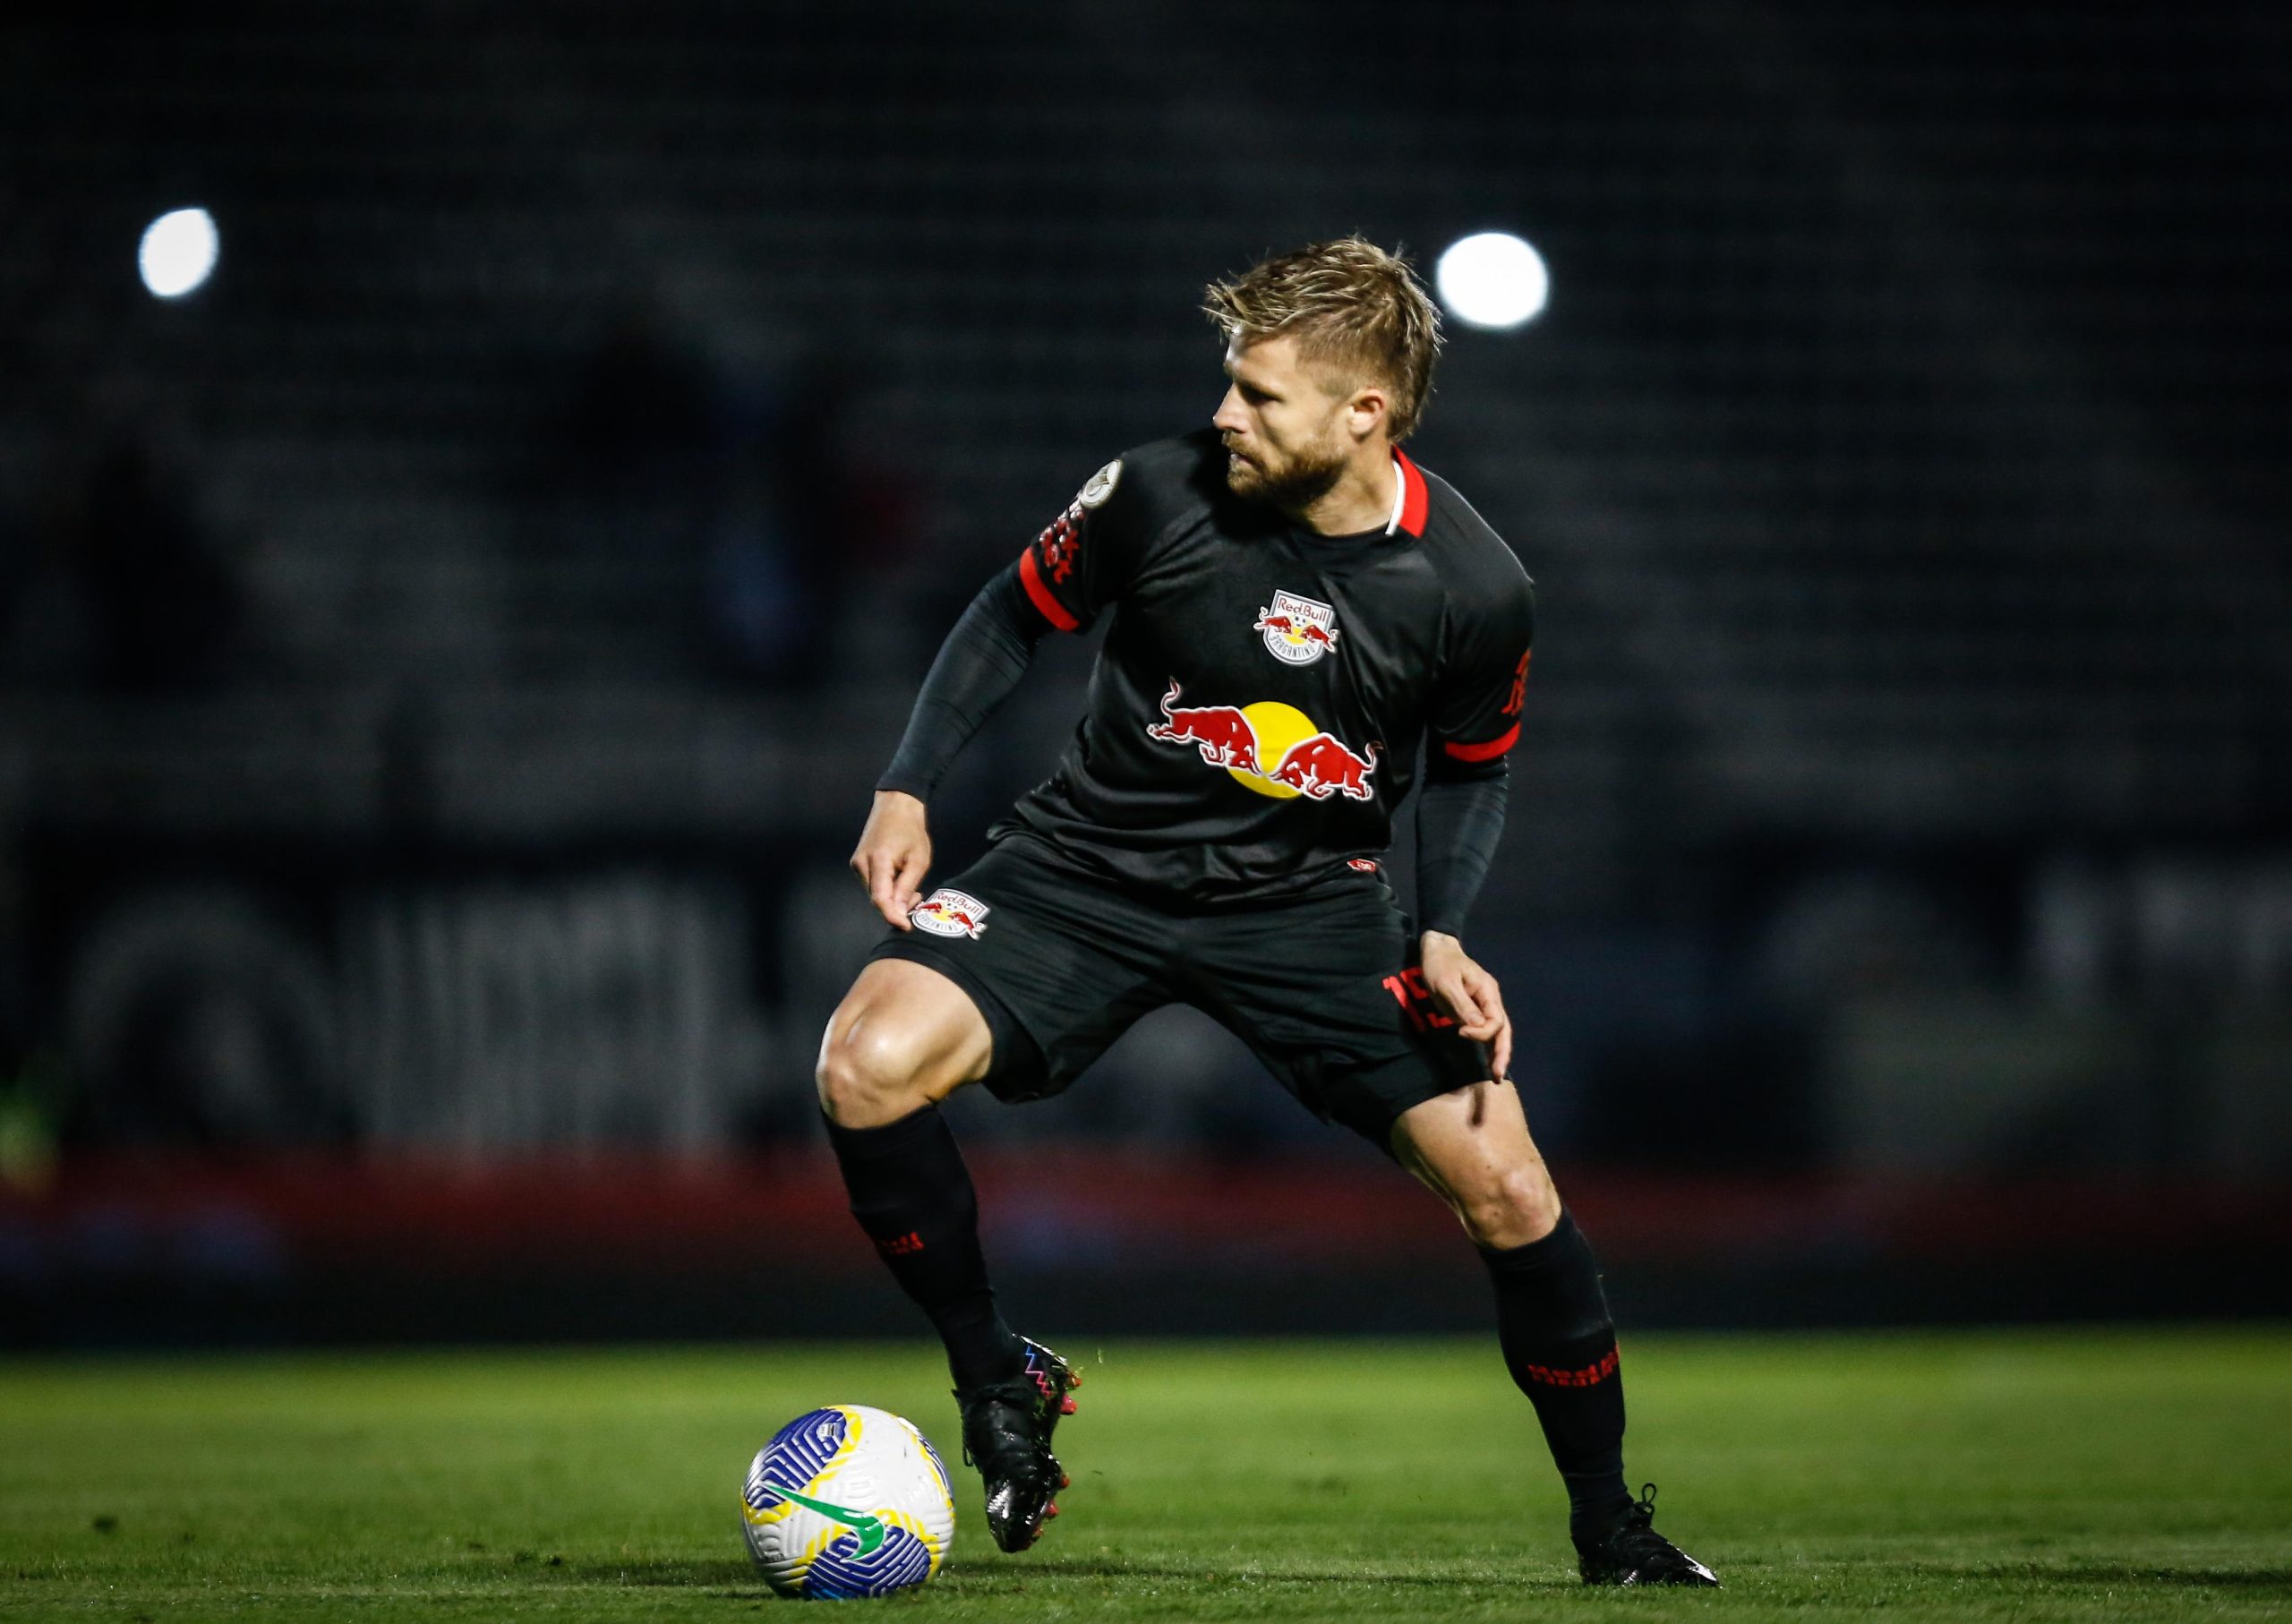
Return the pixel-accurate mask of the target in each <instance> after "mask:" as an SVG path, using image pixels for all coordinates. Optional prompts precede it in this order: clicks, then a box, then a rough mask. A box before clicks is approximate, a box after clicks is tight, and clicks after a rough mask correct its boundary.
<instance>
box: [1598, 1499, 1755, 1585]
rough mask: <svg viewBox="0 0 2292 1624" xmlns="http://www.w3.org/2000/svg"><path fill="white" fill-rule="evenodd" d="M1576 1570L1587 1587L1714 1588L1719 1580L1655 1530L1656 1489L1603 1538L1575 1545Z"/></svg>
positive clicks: (1640, 1500) (1602, 1535)
mask: <svg viewBox="0 0 2292 1624" xmlns="http://www.w3.org/2000/svg"><path fill="white" fill-rule="evenodd" d="M1576 1571H1577V1572H1578V1573H1580V1574H1582V1575H1583V1576H1584V1583H1586V1585H1692V1586H1698V1587H1703V1588H1708V1589H1712V1590H1716V1589H1718V1588H1719V1587H1720V1586H1719V1576H1718V1575H1717V1574H1715V1573H1714V1572H1712V1571H1711V1569H1710V1568H1706V1567H1705V1566H1704V1565H1703V1564H1702V1563H1701V1562H1698V1561H1697V1560H1695V1559H1694V1558H1693V1557H1691V1556H1689V1554H1688V1553H1687V1552H1686V1551H1682V1550H1681V1549H1680V1548H1679V1547H1678V1546H1677V1545H1674V1544H1672V1542H1671V1541H1669V1540H1667V1539H1665V1538H1664V1537H1663V1535H1662V1534H1658V1533H1656V1532H1655V1484H1654V1483H1642V1484H1640V1485H1639V1500H1638V1504H1636V1505H1634V1506H1633V1507H1632V1508H1631V1509H1630V1510H1629V1512H1628V1513H1626V1514H1625V1517H1624V1519H1623V1521H1622V1522H1621V1523H1619V1524H1617V1525H1616V1526H1614V1527H1612V1528H1611V1529H1609V1530H1608V1531H1607V1532H1606V1533H1605V1534H1599V1535H1597V1536H1595V1537H1593V1538H1589V1539H1585V1538H1578V1540H1577V1542H1576Z"/></svg>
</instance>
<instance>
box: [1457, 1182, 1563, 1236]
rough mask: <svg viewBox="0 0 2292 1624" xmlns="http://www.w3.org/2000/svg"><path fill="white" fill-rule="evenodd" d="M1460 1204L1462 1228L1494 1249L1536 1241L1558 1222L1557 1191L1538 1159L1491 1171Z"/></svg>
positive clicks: (1558, 1196)
mask: <svg viewBox="0 0 2292 1624" xmlns="http://www.w3.org/2000/svg"><path fill="white" fill-rule="evenodd" d="M1462 1207H1463V1217H1464V1221H1465V1228H1466V1230H1467V1232H1468V1233H1469V1234H1470V1235H1472V1238H1473V1239H1474V1240H1475V1242H1477V1243H1478V1244H1481V1245H1483V1246H1485V1247H1489V1248H1491V1249H1492V1250H1495V1251H1502V1250H1505V1249H1507V1248H1509V1247H1513V1246H1526V1245H1527V1244H1528V1243H1529V1242H1531V1241H1540V1240H1542V1239H1544V1236H1546V1235H1550V1234H1551V1233H1552V1230H1553V1229H1555V1228H1557V1227H1559V1224H1560V1191H1559V1189H1558V1188H1557V1187H1556V1186H1555V1185H1554V1184H1552V1175H1551V1174H1550V1173H1549V1172H1548V1171H1546V1170H1545V1167H1544V1163H1543V1162H1541V1161H1528V1162H1524V1163H1521V1164H1520V1165H1518V1166H1517V1167H1507V1168H1505V1169H1503V1170H1502V1171H1501V1172H1500V1173H1496V1174H1494V1175H1491V1177H1490V1178H1489V1179H1488V1181H1487V1182H1486V1184H1484V1185H1483V1186H1482V1187H1481V1188H1480V1189H1478V1190H1475V1191H1474V1192H1472V1193H1471V1194H1470V1195H1469V1196H1468V1197H1467V1198H1466V1200H1465V1201H1463V1202H1462Z"/></svg>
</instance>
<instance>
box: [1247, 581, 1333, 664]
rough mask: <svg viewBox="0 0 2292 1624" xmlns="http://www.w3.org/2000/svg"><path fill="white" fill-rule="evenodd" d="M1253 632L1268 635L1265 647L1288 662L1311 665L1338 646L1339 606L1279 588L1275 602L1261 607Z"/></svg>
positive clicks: (1281, 660) (1274, 598)
mask: <svg viewBox="0 0 2292 1624" xmlns="http://www.w3.org/2000/svg"><path fill="white" fill-rule="evenodd" d="M1250 629H1251V630H1252V631H1253V632H1257V633H1260V634H1261V635H1262V636H1263V637H1264V638H1265V651H1266V653H1268V654H1271V655H1272V656H1273V657H1274V658H1275V659H1277V660H1279V661H1280V662H1282V663H1283V664H1284V665H1311V664H1312V663H1313V662H1314V661H1316V660H1318V659H1320V658H1321V656H1322V655H1323V654H1327V653H1329V651H1330V649H1332V648H1334V647H1336V646H1337V610H1336V609H1335V608H1334V607H1333V606H1332V605H1330V604H1328V603H1321V602H1320V601H1319V600H1317V599H1313V598H1304V597H1299V596H1298V595H1297V594H1296V593H1294V592H1279V591H1277V592H1275V593H1274V594H1273V602H1272V603H1269V604H1267V605H1266V606H1265V607H1264V608H1263V609H1261V610H1259V611H1257V624H1256V625H1254V626H1253V627H1251V628H1250Z"/></svg>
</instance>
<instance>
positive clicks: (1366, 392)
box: [1345, 383, 1392, 440]
mask: <svg viewBox="0 0 2292 1624" xmlns="http://www.w3.org/2000/svg"><path fill="white" fill-rule="evenodd" d="M1391 410H1392V399H1391V397H1390V396H1389V395H1387V394H1386V393H1385V391H1384V390H1383V389H1381V387H1379V386H1378V385H1376V384H1373V383H1370V384H1364V385H1363V386H1362V387H1361V388H1359V389H1356V390H1354V391H1353V398H1352V399H1350V400H1348V401H1347V402H1346V403H1345V426H1346V427H1347V429H1348V430H1350V431H1351V432H1352V434H1353V438H1354V439H1355V440H1366V439H1368V438H1369V436H1370V435H1372V434H1373V433H1375V432H1377V425H1378V424H1379V423H1384V422H1386V421H1387V419H1388V417H1389V415H1390V412H1391Z"/></svg>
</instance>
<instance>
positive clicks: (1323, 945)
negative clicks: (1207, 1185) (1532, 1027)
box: [1188, 876, 1488, 1152]
mask: <svg viewBox="0 0 2292 1624" xmlns="http://www.w3.org/2000/svg"><path fill="white" fill-rule="evenodd" d="M1188 947H1189V962H1188V972H1189V977H1190V987H1189V992H1190V996H1191V999H1192V1001H1193V1002H1194V1003H1196V1004H1200V1005H1201V1007H1202V1008H1203V1009H1205V1010H1208V1011H1209V1012H1210V1013H1211V1014H1212V1015H1214V1016H1216V1017H1217V1018H1218V1019H1219V1021H1221V1022H1223V1023H1224V1024H1225V1025H1226V1026H1227V1027H1228V1028H1229V1029H1231V1030H1233V1031H1234V1032H1235V1033H1236V1034H1237V1035H1238V1036H1240V1037H1241V1039H1243V1041H1244V1042H1245V1043H1247V1044H1248V1045H1249V1046H1250V1047H1251V1049H1252V1050H1253V1052H1254V1053H1255V1054H1256V1055H1257V1056H1259V1057H1260V1058H1261V1059H1262V1060H1263V1061H1264V1062H1265V1063H1266V1064H1267V1066H1268V1068H1269V1069H1270V1070H1271V1071H1272V1072H1273V1073H1274V1075H1275V1076H1277V1077H1279V1079H1280V1080H1281V1081H1282V1082H1283V1083H1284V1084H1285V1085H1286V1086H1287V1088H1288V1089H1289V1090H1290V1092H1291V1093H1293V1094H1294V1095H1296V1097H1297V1098H1298V1099H1299V1100H1300V1101H1301V1102H1302V1103H1303V1104H1304V1106H1305V1107H1307V1108H1309V1109H1310V1110H1312V1111H1313V1113H1314V1114H1315V1115H1319V1116H1321V1117H1322V1118H1324V1119H1326V1120H1329V1121H1332V1122H1336V1123H1339V1124H1343V1125H1344V1126H1346V1127H1347V1128H1350V1129H1351V1130H1353V1131H1354V1132H1355V1133H1358V1134H1360V1135H1361V1136H1362V1137H1363V1138H1364V1139H1366V1140H1367V1141H1369V1142H1370V1143H1372V1144H1373V1145H1375V1146H1377V1148H1378V1149H1380V1150H1386V1151H1388V1152H1390V1151H1391V1150H1392V1129H1393V1124H1395V1122H1397V1121H1398V1118H1399V1117H1400V1115H1401V1114H1402V1113H1403V1112H1405V1111H1407V1109H1409V1108H1410V1107H1413V1106H1415V1105H1416V1104H1418V1103H1419V1102H1420V1101H1422V1100H1424V1099H1426V1098H1431V1097H1432V1096H1434V1095H1438V1094H1442V1093H1446V1092H1448V1091H1449V1090H1454V1089H1459V1088H1463V1087H1465V1086H1467V1085H1468V1084H1471V1083H1475V1082H1478V1081H1482V1080H1483V1079H1484V1078H1485V1077H1486V1076H1487V1075H1488V1064H1487V1056H1486V1055H1485V1053H1484V1051H1483V1050H1482V1049H1481V1048H1480V1046H1478V1045H1476V1044H1474V1043H1472V1042H1470V1041H1469V1040H1467V1039H1464V1038H1463V1037H1461V1036H1460V1035H1459V1034H1458V1030H1457V1026H1456V1022H1455V1021H1453V1020H1451V1019H1450V1018H1449V1017H1448V1016H1447V1015H1446V1014H1444V1013H1442V1012H1441V1011H1440V1010H1438V1009H1437V1008H1434V1007H1432V1004H1431V1002H1430V999H1429V995H1426V994H1425V993H1424V979H1423V977H1422V975H1421V974H1418V973H1417V972H1416V956H1415V947H1414V935H1413V933H1412V932H1411V930H1410V929H1409V926H1408V921H1407V918H1406V916H1405V915H1404V914H1403V913H1402V912H1401V910H1400V907H1399V905H1398V902H1395V900H1394V899H1393V896H1392V893H1391V891H1390V888H1389V887H1388V886H1387V885H1385V884H1384V882H1383V881H1382V880H1381V879H1379V878H1376V877H1374V876H1363V877H1362V878H1361V879H1360V880H1359V881H1357V882H1347V883H1344V884H1342V885H1338V886H1336V887H1332V888H1330V889H1329V890H1328V891H1325V892H1323V893H1319V894H1316V895H1313V896H1311V897H1307V898H1302V899H1298V900H1296V901H1294V902H1288V903H1284V904H1280V905H1277V906H1271V907H1266V908H1260V909H1252V910H1232V911H1230V912H1228V913H1226V914H1222V915H1219V916H1213V917H1211V918H1209V919H1205V920H1204V921H1203V922H1202V927H1201V928H1200V930H1199V931H1198V932H1197V933H1196V934H1195V936H1193V939H1192V940H1191V941H1190V942H1189V944H1188Z"/></svg>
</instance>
